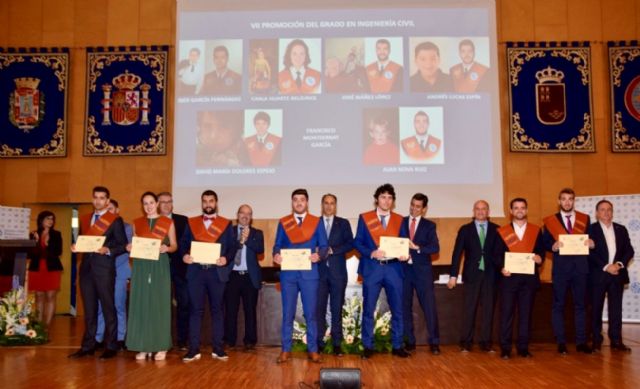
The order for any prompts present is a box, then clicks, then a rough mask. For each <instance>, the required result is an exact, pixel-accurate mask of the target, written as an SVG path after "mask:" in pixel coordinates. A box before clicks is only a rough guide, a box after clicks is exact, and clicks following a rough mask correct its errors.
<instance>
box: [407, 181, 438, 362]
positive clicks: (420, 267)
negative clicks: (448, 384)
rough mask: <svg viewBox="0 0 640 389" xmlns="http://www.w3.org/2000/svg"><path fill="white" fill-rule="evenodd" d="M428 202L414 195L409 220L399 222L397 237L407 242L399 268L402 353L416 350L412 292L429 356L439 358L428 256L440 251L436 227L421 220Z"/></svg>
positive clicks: (436, 324)
mask: <svg viewBox="0 0 640 389" xmlns="http://www.w3.org/2000/svg"><path fill="white" fill-rule="evenodd" d="M428 204H429V198H428V197H427V196H426V195H425V194H423V193H416V194H414V195H413V197H412V198H411V204H410V205H409V216H407V217H405V218H404V220H403V221H402V224H403V226H404V227H405V228H403V232H404V233H405V234H403V235H401V236H403V237H405V238H409V257H410V258H409V260H408V261H407V262H404V263H403V264H402V266H403V268H404V282H403V292H402V295H403V297H402V301H403V304H404V305H403V307H402V312H403V315H404V338H405V341H406V345H405V349H406V350H408V351H412V350H415V349H416V336H415V334H414V333H413V291H414V290H415V292H416V295H417V296H418V302H419V303H420V308H422V313H423V314H424V319H425V321H426V322H427V329H428V331H429V339H428V341H429V348H430V350H431V353H432V354H433V355H439V354H440V329H439V328H438V312H437V310H436V295H435V290H434V287H433V271H432V267H431V254H435V253H437V252H438V251H440V244H439V243H438V235H437V233H436V224H435V223H434V222H432V221H431V220H427V219H426V218H424V216H425V215H426V212H427V209H428V208H429V206H428Z"/></svg>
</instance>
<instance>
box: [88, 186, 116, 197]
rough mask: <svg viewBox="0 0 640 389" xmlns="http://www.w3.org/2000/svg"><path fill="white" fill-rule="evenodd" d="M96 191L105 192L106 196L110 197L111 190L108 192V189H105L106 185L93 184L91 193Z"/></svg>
mask: <svg viewBox="0 0 640 389" xmlns="http://www.w3.org/2000/svg"><path fill="white" fill-rule="evenodd" d="M96 192H98V193H104V194H106V195H107V198H109V197H111V192H109V189H107V187H106V186H94V187H93V191H92V192H91V193H94V194H95V193H96Z"/></svg>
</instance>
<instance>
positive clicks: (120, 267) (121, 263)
mask: <svg viewBox="0 0 640 389" xmlns="http://www.w3.org/2000/svg"><path fill="white" fill-rule="evenodd" d="M124 234H125V235H126V236H127V243H131V239H132V238H133V227H132V226H131V224H129V223H124ZM116 275H117V277H118V278H131V265H129V253H128V252H126V251H125V252H124V253H122V254H120V255H118V256H117V257H116Z"/></svg>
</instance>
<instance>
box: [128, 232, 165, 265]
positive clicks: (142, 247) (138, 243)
mask: <svg viewBox="0 0 640 389" xmlns="http://www.w3.org/2000/svg"><path fill="white" fill-rule="evenodd" d="M160 245H161V242H160V239H152V238H141V237H138V236H134V237H133V239H132V240H131V254H130V255H131V258H136V259H149V260H152V261H157V260H158V259H159V258H160Z"/></svg>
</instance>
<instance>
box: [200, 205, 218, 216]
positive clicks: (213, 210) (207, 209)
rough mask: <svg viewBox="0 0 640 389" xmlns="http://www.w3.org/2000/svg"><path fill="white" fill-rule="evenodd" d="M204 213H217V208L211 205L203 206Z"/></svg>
mask: <svg viewBox="0 0 640 389" xmlns="http://www.w3.org/2000/svg"><path fill="white" fill-rule="evenodd" d="M202 213H204V214H205V215H213V214H214V213H216V209H215V208H211V207H207V208H202Z"/></svg>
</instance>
